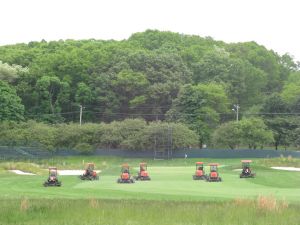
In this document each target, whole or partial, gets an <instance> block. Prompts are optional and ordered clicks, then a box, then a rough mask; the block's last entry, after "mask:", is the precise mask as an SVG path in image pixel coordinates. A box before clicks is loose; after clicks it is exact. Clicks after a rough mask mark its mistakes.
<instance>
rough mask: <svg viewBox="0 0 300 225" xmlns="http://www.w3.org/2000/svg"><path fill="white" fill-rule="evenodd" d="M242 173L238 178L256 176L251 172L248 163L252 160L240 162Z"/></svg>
mask: <svg viewBox="0 0 300 225" xmlns="http://www.w3.org/2000/svg"><path fill="white" fill-rule="evenodd" d="M241 162H242V167H243V170H242V173H241V174H240V178H254V177H255V176H256V174H255V173H253V172H252V170H251V167H250V163H251V162H252V160H242V161H241Z"/></svg>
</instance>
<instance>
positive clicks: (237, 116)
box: [232, 104, 240, 122]
mask: <svg viewBox="0 0 300 225" xmlns="http://www.w3.org/2000/svg"><path fill="white" fill-rule="evenodd" d="M233 107H234V108H233V109H232V111H234V112H235V113H236V122H239V109H240V106H239V105H238V104H235V105H233Z"/></svg>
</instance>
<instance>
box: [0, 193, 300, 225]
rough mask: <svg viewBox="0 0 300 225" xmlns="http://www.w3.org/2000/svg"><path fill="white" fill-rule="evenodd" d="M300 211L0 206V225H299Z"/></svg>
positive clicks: (270, 202)
mask: <svg viewBox="0 0 300 225" xmlns="http://www.w3.org/2000/svg"><path fill="white" fill-rule="evenodd" d="M299 210H300V205H287V204H285V203H284V202H278V201H276V200H275V199H273V198H272V197H264V196H259V197H258V198H257V199H256V200H244V199H236V200H234V201H227V202H219V203H217V202H178V201H134V200H99V199H88V200H64V199H57V200H46V199H39V200H38V199H22V200H21V201H20V200H0V224H6V225H9V224H24V225H35V224H43V225H52V224H53V225H54V224H64V225H69V224H70V225H79V224H80V225H85V224H89V225H93V224H100V225H104V224H105V225H119V224H122V225H123V224H130V225H131V224H133V225H134V224H138V225H140V224H143V225H152V224H155V225H170V224H172V225H186V224H188V225H192V224H197V225H204V224H206V225H220V224H222V225H260V224H262V225H268V224H269V225H277V224H278V225H285V224H289V225H299V221H300V214H299Z"/></svg>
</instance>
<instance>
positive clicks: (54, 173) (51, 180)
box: [44, 167, 61, 187]
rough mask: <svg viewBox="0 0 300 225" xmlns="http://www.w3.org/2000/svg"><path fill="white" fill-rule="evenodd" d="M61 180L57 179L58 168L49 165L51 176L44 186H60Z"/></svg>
mask: <svg viewBox="0 0 300 225" xmlns="http://www.w3.org/2000/svg"><path fill="white" fill-rule="evenodd" d="M60 186H61V182H60V181H58V179H57V168H56V167H49V177H48V180H47V181H45V183H44V187H60Z"/></svg>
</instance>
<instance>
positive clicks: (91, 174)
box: [44, 160, 256, 187]
mask: <svg viewBox="0 0 300 225" xmlns="http://www.w3.org/2000/svg"><path fill="white" fill-rule="evenodd" d="M241 162H242V172H241V174H240V178H254V177H255V175H256V174H255V173H254V172H253V171H252V170H251V167H250V163H251V162H252V161H251V160H242V161H241ZM208 166H209V167H210V172H209V174H208V175H206V174H205V170H204V163H203V162H196V171H195V174H194V175H193V179H194V180H206V181H208V182H221V181H222V178H221V177H220V175H219V172H218V166H219V164H218V163H210V164H208ZM94 168H95V164H94V163H88V164H87V166H86V168H85V171H84V173H83V174H82V175H80V176H79V178H80V179H81V180H99V176H98V174H97V172H96V171H95V170H94ZM129 169H130V168H129V165H128V164H123V165H122V167H121V175H120V177H119V178H118V179H117V182H118V183H134V182H135V181H136V180H141V181H149V180H151V178H150V176H149V174H148V171H147V163H144V162H143V163H140V169H139V172H138V174H137V176H131V173H130V170H129ZM44 186H45V187H48V186H57V187H59V186H61V182H60V181H59V180H58V178H57V168H56V167H49V177H48V179H47V181H45V183H44Z"/></svg>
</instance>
